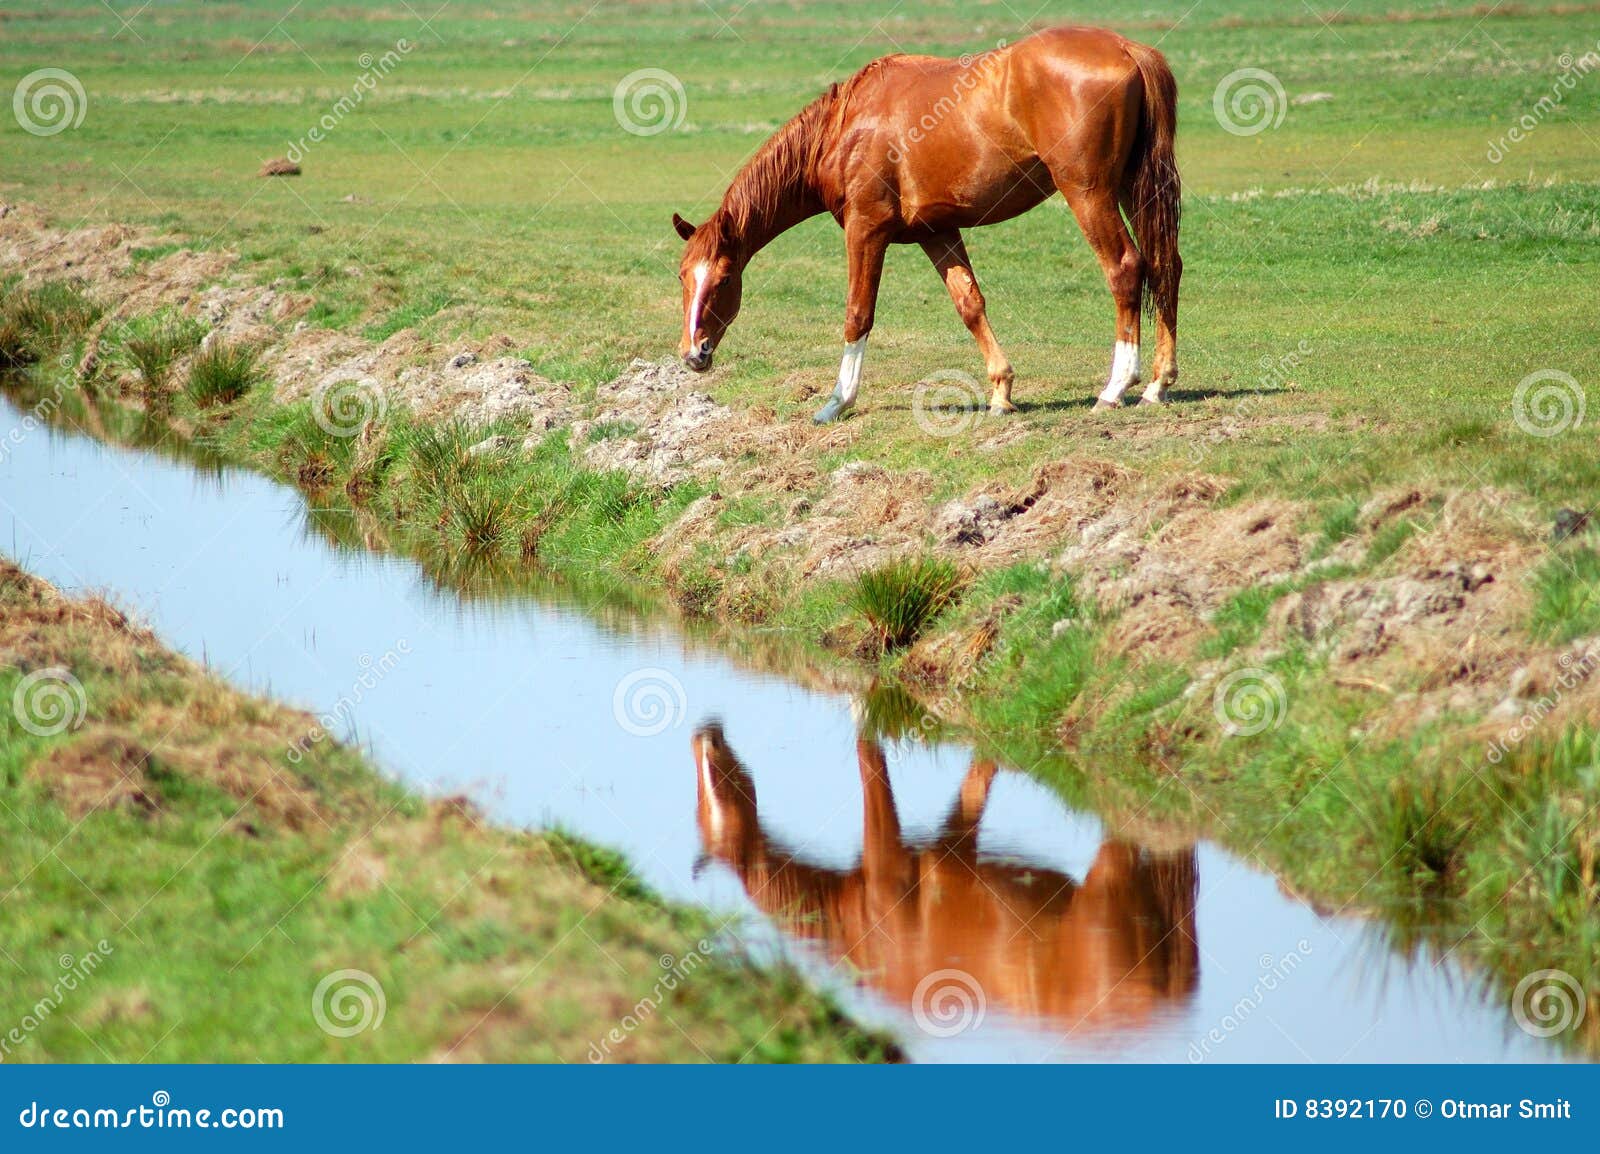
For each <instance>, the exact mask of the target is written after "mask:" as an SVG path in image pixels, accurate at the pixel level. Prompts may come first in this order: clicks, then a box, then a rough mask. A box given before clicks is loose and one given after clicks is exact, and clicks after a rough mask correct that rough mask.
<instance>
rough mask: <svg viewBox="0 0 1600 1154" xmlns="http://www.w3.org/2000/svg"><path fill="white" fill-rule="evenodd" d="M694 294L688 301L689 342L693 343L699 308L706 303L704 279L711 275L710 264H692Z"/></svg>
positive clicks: (697, 329)
mask: <svg viewBox="0 0 1600 1154" xmlns="http://www.w3.org/2000/svg"><path fill="white" fill-rule="evenodd" d="M691 275H692V276H693V277H694V296H693V298H691V299H690V301H689V343H690V344H691V345H693V344H694V343H695V340H694V338H695V334H696V333H698V332H699V331H700V310H701V309H702V308H704V307H705V303H706V281H707V280H708V279H710V277H711V266H710V265H709V264H707V263H706V262H705V261H701V262H700V263H699V264H697V265H695V266H694V272H693V273H692V274H691Z"/></svg>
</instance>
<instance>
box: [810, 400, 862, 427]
mask: <svg viewBox="0 0 1600 1154" xmlns="http://www.w3.org/2000/svg"><path fill="white" fill-rule="evenodd" d="M853 408H855V402H854V401H841V400H840V399H839V398H838V397H829V398H828V403H827V404H826V405H823V406H822V408H820V409H818V410H817V411H816V413H815V414H814V415H813V416H812V418H811V423H812V424H813V425H831V424H833V422H835V421H837V420H839V419H840V418H841V417H843V416H844V415H845V414H846V413H848V412H849V411H850V410H851V409H853Z"/></svg>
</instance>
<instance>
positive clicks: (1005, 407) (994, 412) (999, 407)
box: [989, 401, 1017, 417]
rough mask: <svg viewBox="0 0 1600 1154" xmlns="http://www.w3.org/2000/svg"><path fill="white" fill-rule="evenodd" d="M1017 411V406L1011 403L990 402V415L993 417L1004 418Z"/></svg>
mask: <svg viewBox="0 0 1600 1154" xmlns="http://www.w3.org/2000/svg"><path fill="white" fill-rule="evenodd" d="M1016 411H1017V406H1015V405H1013V404H1012V403H1011V402H1010V401H990V402H989V415H990V416H991V417H1004V416H1006V415H1007V414H1008V413H1014V412H1016Z"/></svg>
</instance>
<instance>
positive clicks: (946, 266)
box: [922, 229, 1017, 413]
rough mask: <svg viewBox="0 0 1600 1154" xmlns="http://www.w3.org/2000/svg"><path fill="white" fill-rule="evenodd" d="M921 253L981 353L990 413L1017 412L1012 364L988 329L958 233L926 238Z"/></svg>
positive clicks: (973, 277) (942, 233) (964, 244)
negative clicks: (936, 272)
mask: <svg viewBox="0 0 1600 1154" xmlns="http://www.w3.org/2000/svg"><path fill="white" fill-rule="evenodd" d="M922 251H923V252H925V253H927V254H928V259H929V260H931V261H932V262H933V267H934V268H936V269H938V270H939V275H940V276H941V277H943V278H944V287H945V288H947V289H949V290H950V299H951V300H952V301H954V302H955V306H956V312H958V313H959V314H961V321H962V323H963V324H965V325H966V326H967V331H968V332H970V333H971V334H972V338H973V339H974V340H975V341H977V342H978V350H979V351H980V352H981V353H983V363H984V367H985V369H986V370H987V372H988V374H989V411H990V412H991V413H1014V412H1016V411H1017V406H1016V405H1013V404H1012V403H1011V382H1012V380H1013V379H1014V378H1015V376H1016V374H1015V373H1013V372H1012V371H1011V362H1010V361H1008V360H1006V355H1005V353H1003V352H1001V351H1000V342H999V341H997V340H995V338H994V330H993V329H991V328H990V327H989V314H988V313H987V312H986V311H985V305H984V300H983V293H982V292H981V291H980V290H979V288H978V278H977V276H976V275H975V274H974V273H973V271H972V262H971V261H970V260H969V259H967V246H966V243H965V242H964V241H963V240H962V239H961V233H960V232H958V231H956V230H954V229H952V230H951V231H950V232H941V233H939V234H938V235H937V236H933V237H929V238H928V239H927V240H925V241H923V242H922Z"/></svg>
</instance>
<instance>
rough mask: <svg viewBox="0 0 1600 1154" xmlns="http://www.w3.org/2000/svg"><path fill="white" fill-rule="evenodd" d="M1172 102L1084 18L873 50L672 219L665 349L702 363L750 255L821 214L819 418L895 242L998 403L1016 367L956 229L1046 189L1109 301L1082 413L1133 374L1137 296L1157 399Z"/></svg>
mask: <svg viewBox="0 0 1600 1154" xmlns="http://www.w3.org/2000/svg"><path fill="white" fill-rule="evenodd" d="M1176 102H1177V84H1176V82H1175V81H1174V80H1173V77H1172V70H1171V69H1170V68H1168V67H1167V62H1166V59H1165V58H1164V57H1163V56H1162V55H1161V53H1159V52H1157V51H1156V50H1155V49H1154V48H1149V47H1147V46H1145V45H1143V44H1137V43H1135V42H1133V41H1131V40H1127V39H1125V38H1123V37H1121V36H1118V35H1117V34H1116V33H1114V32H1108V31H1104V30H1102V29H1097V28H1053V29H1050V30H1047V31H1044V32H1039V33H1037V34H1035V35H1033V36H1029V37H1028V38H1027V39H1025V40H1020V41H1018V42H1017V43H1015V44H1012V45H1009V46H1005V47H1001V48H997V49H994V50H992V51H989V52H984V53H981V54H978V55H974V56H963V57H961V58H960V59H958V60H947V59H941V58H939V57H933V56H886V57H884V58H883V59H881V60H875V61H873V62H872V63H871V64H869V65H867V66H866V67H865V68H863V69H862V70H861V71H860V72H858V73H856V74H855V75H854V76H852V77H851V78H850V79H849V80H847V81H845V82H844V83H843V84H835V85H834V86H833V87H831V88H830V89H829V90H828V91H827V92H826V93H825V94H824V95H822V96H821V97H819V98H818V99H817V100H815V101H813V102H812V103H811V104H810V105H808V106H807V107H806V108H805V109H804V110H803V111H802V112H801V113H800V114H799V115H798V116H796V117H795V118H794V119H793V120H791V121H789V123H788V124H786V125H784V126H783V127H782V128H780V129H779V130H778V131H777V133H775V134H774V135H773V136H772V138H771V139H769V140H768V141H767V142H766V143H765V144H764V145H762V146H761V148H760V149H759V150H758V151H757V152H756V154H755V156H754V157H753V158H752V159H751V160H750V162H749V163H748V164H746V165H745V166H744V168H743V170H741V171H740V173H739V174H738V176H736V177H735V178H734V180H733V183H732V184H731V185H730V186H729V188H728V191H727V194H726V195H725V196H724V197H723V198H722V204H721V206H720V207H719V208H718V209H717V210H716V212H714V213H712V215H711V217H710V219H708V220H707V221H706V222H705V223H704V224H702V225H700V226H699V227H698V228H697V227H695V226H694V225H691V224H690V223H689V222H688V221H686V220H684V219H683V218H682V217H681V216H677V215H674V216H673V224H674V226H675V227H676V228H677V230H678V233H679V235H681V236H682V237H683V238H684V239H685V240H686V241H687V242H688V243H687V244H686V245H685V246H684V251H683V262H682V265H681V267H680V269H679V279H680V280H681V281H682V282H683V335H682V338H681V340H680V342H679V348H678V352H679V354H680V355H681V356H682V358H683V361H684V363H685V364H686V365H688V366H689V367H690V368H691V369H694V370H695V371H697V372H704V371H705V370H706V369H709V368H710V367H711V359H712V355H713V354H714V353H715V352H716V349H717V345H718V343H719V342H720V341H721V340H722V336H723V334H724V333H725V332H726V331H727V328H728V326H729V324H731V323H732V321H733V319H734V317H735V316H736V315H737V314H738V312H739V298H740V291H741V287H742V279H743V273H744V268H745V266H746V265H747V264H748V263H749V262H750V258H751V257H753V256H755V254H756V253H757V252H759V251H761V249H762V248H763V247H764V246H765V245H767V244H768V243H769V242H770V241H771V240H772V239H773V238H774V237H776V236H778V235H779V234H780V233H782V232H784V231H785V230H787V229H789V228H792V227H794V226H795V225H796V224H799V223H800V222H801V221H803V220H806V219H808V218H809V217H812V216H816V215H818V214H820V213H824V212H826V213H830V214H831V215H832V216H833V218H834V219H835V220H836V221H837V222H838V223H839V224H840V226H841V227H843V229H844V236H845V247H846V249H847V251H848V254H849V277H850V285H849V295H848V298H847V304H846V307H845V321H844V341H845V349H844V360H843V362H842V363H841V364H840V367H839V379H838V383H837V384H836V385H835V387H834V391H833V396H832V398H831V399H830V400H829V401H828V403H827V404H826V405H825V406H824V407H823V408H822V410H821V411H820V412H818V413H817V415H816V420H817V422H818V423H825V422H828V421H832V420H835V419H837V418H838V417H840V416H842V415H843V414H844V413H845V412H847V411H848V410H849V409H850V408H851V407H852V406H853V405H854V404H855V400H856V391H857V389H858V388H859V386H860V383H861V365H862V359H863V357H864V355H865V352H866V344H867V334H868V333H870V332H871V331H872V319H873V312H874V308H875V306H876V303H877V297H878V281H879V278H880V277H881V275H882V273H883V258H884V253H885V251H886V250H887V248H888V246H889V245H891V244H910V243H916V244H919V245H921V246H922V249H923V251H924V252H926V253H927V254H928V258H929V259H930V260H931V261H932V262H933V265H934V268H936V269H937V270H938V271H939V274H940V275H941V276H942V277H943V278H944V283H945V287H946V288H948V289H949V291H950V296H951V299H952V300H953V301H954V302H955V306H956V311H957V312H958V313H960V315H961V319H962V320H963V321H964V322H965V323H966V326H967V328H968V329H969V330H970V331H971V332H972V335H973V337H974V338H975V339H976V340H977V342H978V347H979V349H980V350H981V351H982V353H983V357H984V361H985V362H986V366H987V369H988V375H989V382H990V386H991V393H990V397H989V410H990V412H994V413H1005V412H1013V411H1015V406H1014V405H1013V404H1012V403H1011V382H1012V378H1013V375H1014V374H1013V373H1012V369H1011V364H1010V362H1009V361H1008V360H1007V359H1006V355H1005V354H1004V353H1003V352H1001V350H1000V345H999V343H998V342H997V341H996V340H995V337H994V332H993V330H991V329H990V327H989V321H988V318H987V316H986V315H985V312H984V299H983V294H982V293H981V292H980V291H979V290H978V281H977V278H976V277H975V276H974V275H973V272H972V263H971V262H970V261H969V260H968V259H967V250H966V246H965V244H964V243H963V242H962V239H961V230H962V229H963V228H970V227H975V226H977V225H982V224H994V223H996V222H997V221H1003V220H1009V219H1010V218H1012V217H1014V216H1018V215H1020V214H1022V213H1024V212H1027V211H1028V210H1029V209H1031V208H1033V207H1035V206H1036V205H1038V204H1041V203H1042V202H1044V201H1045V200H1047V199H1048V198H1049V197H1050V196H1051V195H1052V194H1053V193H1055V192H1058V191H1059V192H1060V193H1061V194H1062V195H1063V196H1064V197H1066V200H1067V204H1068V205H1069V206H1070V207H1071V209H1072V212H1073V215H1074V216H1075V217H1076V218H1077V221H1078V226H1079V227H1080V228H1081V229H1082V230H1083V234H1084V236H1085V237H1087V238H1088V241H1089V244H1090V245H1091V246H1092V247H1093V249H1094V253H1095V256H1096V257H1097V258H1098V259H1099V261H1100V267H1101V268H1102V270H1104V272H1105V277H1106V283H1107V285H1108V286H1109V288H1110V290H1111V295H1112V298H1113V299H1114V300H1115V302H1116V308H1117V319H1116V335H1115V342H1116V343H1115V348H1114V352H1113V355H1112V361H1111V374H1110V377H1109V379H1108V380H1107V382H1106V387H1105V390H1104V391H1103V392H1102V393H1101V394H1100V398H1099V400H1098V402H1097V403H1096V405H1095V407H1096V408H1113V407H1116V406H1117V405H1120V404H1121V402H1122V395H1123V393H1124V392H1126V391H1127V389H1128V388H1129V386H1131V385H1133V384H1135V383H1136V382H1138V380H1139V312H1140V302H1141V298H1142V299H1143V302H1144V304H1145V305H1146V306H1147V307H1148V308H1149V310H1150V311H1151V312H1152V313H1153V315H1154V317H1155V321H1156V348H1155V361H1154V364H1153V366H1152V370H1151V373H1150V381H1149V384H1148V386H1147V387H1146V388H1145V390H1144V397H1143V399H1144V401H1145V402H1146V403H1159V402H1160V401H1161V399H1162V397H1163V395H1164V394H1165V392H1166V390H1167V389H1168V387H1169V386H1171V384H1172V382H1173V381H1174V380H1175V379H1176V378H1177V375H1178V361H1177V326H1178V280H1179V277H1180V275H1181V273H1182V268H1183V265H1182V261H1181V260H1180V259H1179V257H1178V194H1179V181H1178V168H1177V164H1176V161H1175V159H1174V156H1173V137H1174V133H1175V131H1176V122H1177V112H1176ZM1124 213H1126V217H1127V221H1128V222H1131V224H1132V226H1133V233H1132V235H1131V236H1130V235H1129V232H1128V228H1127V225H1126V224H1125V223H1124V219H1123V214H1124Z"/></svg>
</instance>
